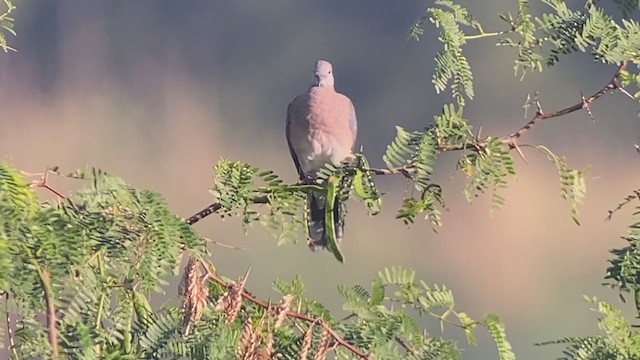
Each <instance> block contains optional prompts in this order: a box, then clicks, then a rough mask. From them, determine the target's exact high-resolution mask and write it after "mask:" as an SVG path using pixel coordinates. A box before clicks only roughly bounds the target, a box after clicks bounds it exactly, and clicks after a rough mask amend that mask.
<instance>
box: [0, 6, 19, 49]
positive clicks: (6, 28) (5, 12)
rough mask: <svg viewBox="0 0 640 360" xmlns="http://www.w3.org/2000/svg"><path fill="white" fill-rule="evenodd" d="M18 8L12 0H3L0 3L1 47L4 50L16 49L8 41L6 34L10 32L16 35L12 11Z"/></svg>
mask: <svg viewBox="0 0 640 360" xmlns="http://www.w3.org/2000/svg"><path fill="white" fill-rule="evenodd" d="M15 9H16V7H15V6H14V5H13V3H12V2H11V0H2V2H1V3H0V12H2V13H0V48H2V50H4V52H8V51H9V50H14V51H15V49H13V48H12V47H10V46H9V44H8V43H7V38H6V34H10V35H13V36H16V32H15V31H14V30H13V22H14V19H13V17H12V12H13V11H14V10H15Z"/></svg>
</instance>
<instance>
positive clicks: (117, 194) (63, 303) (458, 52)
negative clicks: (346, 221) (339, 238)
mask: <svg viewBox="0 0 640 360" xmlns="http://www.w3.org/2000/svg"><path fill="white" fill-rule="evenodd" d="M530 2H533V1H527V0H519V1H518V2H517V9H518V11H517V13H516V14H510V13H507V14H500V15H499V16H498V19H499V21H496V23H495V24H491V26H492V27H496V28H497V29H496V30H495V31H492V32H487V31H485V30H484V27H483V26H482V25H481V24H480V23H479V22H478V21H476V20H475V19H474V18H473V17H472V16H471V14H470V13H469V11H467V10H466V9H465V8H464V7H462V6H460V5H459V4H457V3H455V2H454V1H448V0H437V1H435V2H434V4H433V5H431V6H430V7H429V8H428V9H427V10H426V12H425V15H424V16H423V17H421V18H420V19H419V20H418V21H417V23H416V24H415V26H413V28H412V29H411V31H410V38H413V39H416V40H418V39H420V38H421V37H422V36H425V27H426V26H428V25H429V23H433V24H434V25H435V26H436V27H437V28H438V30H439V32H440V33H439V35H438V39H439V40H440V41H441V42H442V49H441V50H440V51H439V53H438V55H437V56H436V58H435V70H434V75H433V84H434V87H435V89H436V91H438V92H439V93H442V92H447V91H449V90H450V92H451V96H452V98H453V100H452V101H453V102H452V103H451V104H448V105H446V106H444V108H443V109H442V111H441V113H440V114H436V115H435V116H434V122H433V124H432V125H430V126H428V127H426V128H424V129H418V130H406V129H403V128H401V127H397V134H396V136H395V138H394V139H392V140H391V142H390V144H389V146H388V148H387V151H386V153H385V155H384V158H383V160H384V162H385V164H386V166H387V167H386V168H381V169H374V168H371V167H370V166H369V162H368V160H367V159H366V158H365V157H364V155H362V154H358V155H357V157H356V161H354V162H353V163H350V164H343V165H342V166H339V167H333V166H327V167H326V169H324V170H323V171H322V172H321V173H320V176H319V177H318V179H317V182H316V183H314V184H292V185H288V184H285V183H283V181H282V180H280V179H279V177H278V176H277V175H276V174H274V173H273V172H272V171H269V170H267V171H263V170H260V169H258V168H256V167H254V166H252V165H249V164H243V163H239V162H233V161H227V160H222V161H220V162H219V163H218V164H217V165H216V166H215V168H214V182H213V189H212V193H213V195H214V196H215V203H213V204H212V205H211V206H209V207H208V208H207V209H204V210H202V211H201V212H199V213H197V214H196V215H194V216H193V217H191V218H189V219H186V220H185V219H182V218H179V217H177V216H175V215H173V214H172V213H171V211H170V210H169V209H168V207H167V205H166V203H165V202H164V200H163V199H162V197H161V196H160V195H159V194H157V193H154V192H151V191H147V190H140V189H136V188H134V187H132V186H130V185H129V184H127V183H126V182H125V181H124V180H122V179H120V178H118V177H116V176H113V175H110V174H108V173H105V172H104V171H101V170H99V169H94V168H88V169H83V170H78V171H75V172H73V173H71V174H68V175H63V174H62V173H61V172H59V171H58V169H57V168H52V169H49V170H47V172H45V173H44V174H42V176H41V179H40V180H37V181H35V182H29V180H28V179H27V178H28V177H27V176H25V175H23V174H21V173H20V172H19V171H18V170H17V169H15V168H14V167H13V166H12V165H10V164H6V163H3V164H0V295H1V296H2V301H0V302H1V303H2V304H3V305H4V306H3V307H4V310H3V311H1V312H0V320H1V321H0V323H1V324H3V325H2V326H0V339H2V338H7V339H9V342H8V343H7V344H1V345H3V346H6V347H7V348H8V349H10V351H11V353H12V357H13V358H14V359H25V358H40V357H45V358H60V359H61V358H69V359H93V358H96V359H98V358H100V359H141V358H144V359H147V358H181V357H184V358H193V359H229V358H240V359H268V358H274V357H276V356H277V357H279V358H282V359H325V358H327V356H333V355H331V354H334V355H335V357H336V358H338V359H458V358H461V348H460V347H459V346H458V344H456V342H454V341H453V340H451V339H447V338H443V337H441V336H439V334H432V333H428V332H426V331H425V330H424V329H422V328H421V327H420V326H419V325H418V324H419V323H422V322H419V321H418V319H420V318H426V319H430V320H431V321H433V322H435V323H437V324H439V325H440V326H441V327H452V328H455V329H457V330H459V331H461V332H462V333H464V334H465V335H466V339H467V341H468V343H469V344H472V345H480V346H485V344H477V340H476V332H477V331H486V332H488V333H489V334H490V335H491V337H492V338H493V340H494V342H495V346H496V347H497V351H496V353H497V356H498V358H500V359H503V360H508V359H515V358H516V355H515V354H514V353H513V351H512V349H511V345H510V344H509V342H508V340H507V335H506V332H505V324H503V322H502V321H501V320H500V318H499V317H498V316H497V315H494V314H488V315H485V316H482V317H478V318H477V319H474V318H472V316H471V315H469V314H467V313H465V312H463V311H461V310H458V309H457V308H456V306H455V302H454V297H453V294H452V292H451V291H450V290H449V289H448V288H447V287H446V286H444V285H432V284H429V283H427V282H425V281H422V280H418V279H416V277H415V272H414V271H413V270H411V269H407V268H404V267H400V266H397V267H385V265H383V264H381V266H380V267H381V268H382V270H381V271H380V272H379V273H378V274H377V275H374V276H373V280H372V282H371V285H370V286H367V287H365V286H363V285H357V284H356V285H350V286H339V287H338V289H337V292H338V294H339V295H340V296H341V297H342V298H344V307H343V308H344V310H346V311H348V312H349V313H350V314H351V315H350V316H348V317H347V318H344V319H338V318H336V317H334V315H332V314H331V312H330V311H329V310H327V309H326V308H325V307H324V306H322V304H319V303H318V302H316V301H315V300H313V299H310V298H308V297H307V296H306V295H305V286H304V284H303V282H302V280H301V279H299V278H296V279H295V280H293V281H292V282H291V283H286V282H283V281H280V280H276V281H275V282H274V285H273V288H274V290H275V291H276V292H277V293H279V294H281V298H280V300H279V302H277V303H275V302H274V303H270V302H265V301H263V300H260V299H257V298H256V297H254V296H253V295H252V294H251V293H250V292H248V291H247V290H246V289H245V284H246V280H247V277H248V276H251V275H250V271H248V272H247V274H245V275H244V276H242V277H241V278H239V279H237V280H235V281H231V280H229V279H226V278H224V277H223V276H222V275H220V273H221V272H224V269H221V270H220V271H218V269H216V267H215V264H214V263H213V262H212V260H211V257H210V256H209V253H208V250H207V247H206V246H207V240H206V239H204V238H203V237H201V236H200V235H198V234H197V233H196V232H195V231H194V230H193V229H192V227H191V226H190V225H192V224H193V223H195V222H197V221H200V220H201V219H203V218H204V217H206V216H209V215H211V214H214V213H215V214H217V215H219V216H221V217H238V218H241V219H242V224H243V225H244V226H247V225H250V224H253V223H260V224H262V225H264V226H265V227H266V228H267V229H268V230H269V231H270V233H271V234H273V235H274V237H275V238H276V239H277V241H278V244H287V243H295V242H296V239H299V238H301V235H302V229H304V228H306V226H304V225H305V221H307V220H306V219H305V218H304V217H303V216H302V215H301V214H304V213H305V211H303V210H304V209H303V207H304V206H305V205H304V203H305V201H304V195H305V192H307V191H311V190H314V191H326V193H327V197H326V198H327V211H326V216H327V217H333V216H335V215H334V214H336V213H338V214H341V215H340V216H345V215H346V211H339V212H334V211H333V210H334V209H333V207H334V206H335V204H340V203H344V201H346V200H348V199H349V198H351V197H353V198H355V199H357V200H359V201H360V202H362V204H363V205H364V206H365V208H366V209H367V211H368V212H369V214H370V215H372V216H374V215H377V214H378V213H379V211H380V209H381V206H382V200H381V193H380V191H379V190H378V189H377V188H376V185H375V182H374V178H375V177H376V176H384V175H400V176H404V177H405V178H406V179H407V182H408V183H409V185H410V187H411V191H407V192H405V198H404V200H403V202H402V206H401V208H400V209H398V211H397V215H396V217H397V218H398V219H401V220H402V221H403V222H404V223H406V224H410V223H413V222H415V221H418V220H417V218H418V216H423V217H424V218H425V219H426V220H428V221H429V222H430V224H431V226H432V227H433V229H434V230H437V229H438V228H439V227H440V225H441V223H442V219H441V217H440V211H441V210H442V209H443V208H445V197H444V195H443V191H442V187H441V186H440V185H439V184H436V183H434V182H433V181H432V176H433V171H434V164H435V163H436V161H437V159H438V155H439V154H440V153H443V152H458V153H459V154H460V157H459V159H458V166H457V169H458V170H459V171H461V172H462V173H464V174H465V176H466V177H467V185H466V186H465V187H464V189H463V191H464V194H465V195H466V198H467V200H468V201H469V202H471V201H472V200H473V199H474V198H476V197H478V196H482V194H483V193H485V192H490V193H491V209H492V210H499V209H500V208H501V207H502V206H503V205H504V203H505V199H504V198H503V197H502V196H501V195H500V194H499V192H500V190H501V189H503V188H505V187H506V186H507V184H508V180H509V179H510V178H513V177H514V176H515V175H516V173H517V169H516V165H515V161H514V158H513V155H514V154H516V155H518V156H520V157H521V158H522V160H523V161H525V162H526V159H525V158H524V155H523V153H522V151H521V148H520V145H519V143H518V141H519V139H520V138H521V137H522V136H523V135H525V133H527V132H528V131H530V130H531V129H532V128H533V127H535V126H536V125H537V124H538V123H540V122H542V121H545V120H549V119H553V118H558V117H562V116H564V115H566V114H569V113H572V112H576V111H586V112H587V114H588V115H589V116H590V115H591V114H590V111H589V107H590V106H591V104H592V103H593V102H594V101H597V100H598V99H599V98H601V97H602V96H605V95H607V94H610V93H614V94H618V95H616V96H619V95H622V96H628V97H630V98H633V99H634V100H636V101H637V100H638V98H640V93H638V92H635V94H634V91H632V90H631V89H637V88H638V86H640V72H639V71H638V66H640V24H638V23H637V22H635V21H633V20H631V19H630V17H629V16H630V15H631V14H636V15H637V14H638V11H639V10H640V9H639V6H640V5H639V3H638V2H637V1H635V0H617V1H615V4H616V5H617V6H618V10H619V12H620V14H609V13H607V12H606V11H605V10H604V9H603V8H602V6H601V5H602V4H601V1H597V0H588V1H585V2H582V4H581V5H580V6H577V5H576V4H575V2H566V1H562V0H548V1H536V4H539V3H541V4H542V5H544V8H543V10H542V12H540V13H533V12H532V11H531V6H530V5H531V4H530ZM4 5H5V8H2V7H0V12H2V11H4V14H2V15H0V26H1V29H0V47H2V48H3V49H4V50H5V51H8V50H12V48H11V47H10V46H9V44H8V41H7V37H6V35H8V34H9V35H15V33H14V32H13V28H12V26H13V19H12V18H11V17H10V14H11V13H12V11H14V6H13V5H12V4H11V2H9V1H5V2H4ZM491 39H495V43H497V44H498V45H500V46H502V47H503V48H498V50H496V51H509V52H511V53H514V54H515V65H514V71H515V75H516V76H520V77H523V76H525V75H526V74H527V73H529V72H532V71H545V69H547V68H549V67H550V66H553V65H555V64H557V63H558V62H559V61H561V60H562V58H563V56H564V55H566V54H569V53H583V56H589V57H591V58H592V59H593V60H596V61H599V62H602V63H604V64H605V65H603V67H604V66H606V64H611V65H614V66H615V68H613V67H611V68H612V76H611V80H610V81H609V82H607V83H606V84H603V86H602V88H601V89H600V90H598V91H596V92H595V93H594V94H592V95H590V96H584V97H583V98H582V101H580V102H578V103H577V104H569V105H568V106H567V107H565V108H562V109H559V110H556V111H553V112H545V111H543V110H542V107H541V105H540V102H539V100H538V99H537V96H534V97H533V98H531V99H529V101H528V102H527V104H525V107H531V106H534V107H535V113H534V114H533V115H532V116H531V118H530V119H529V120H528V122H527V123H525V124H523V126H522V127H520V128H519V129H516V130H515V131H514V132H513V133H510V134H506V135H499V136H483V135H482V134H481V132H480V131H475V130H474V129H473V128H472V127H471V125H470V124H469V123H468V122H467V120H466V119H465V118H464V116H463V110H464V107H465V104H466V102H467V101H471V100H472V99H473V97H474V86H473V85H474V83H473V72H472V61H470V60H469V59H468V58H467V57H466V56H465V54H464V46H465V45H466V44H467V42H470V41H491ZM504 48H506V50H505V49H504ZM9 56H10V55H9ZM533 148H534V149H536V150H538V151H540V152H541V153H543V154H544V155H545V156H546V157H547V158H548V159H549V160H550V162H551V164H552V165H553V166H556V167H557V169H558V172H559V180H560V181H559V182H560V186H559V188H560V194H561V196H562V198H564V199H566V200H567V201H568V203H569V208H570V213H568V214H567V215H568V216H571V217H573V219H574V220H575V221H576V222H578V220H579V216H580V211H579V210H580V204H581V203H582V201H583V199H584V197H585V196H586V181H585V173H586V171H587V170H588V169H584V170H578V169H572V168H571V167H569V165H568V163H569V161H568V160H567V159H565V158H564V157H563V156H559V155H556V154H555V153H553V152H552V150H550V149H549V148H547V147H546V146H543V145H538V146H534V147H533ZM49 176H65V177H69V178H74V179H80V180H81V181H82V184H83V186H82V187H81V188H79V189H77V190H76V191H74V192H73V194H72V195H71V196H69V197H66V196H62V195H61V194H60V193H59V192H57V191H56V190H55V189H54V188H52V187H51V186H50V185H49V183H48V182H47V179H48V177H49ZM37 189H40V190H41V191H50V192H52V193H53V194H54V195H56V196H57V198H58V201H57V202H50V201H44V200H42V199H41V198H40V197H39V195H38V193H37V191H38V190H37ZM336 199H340V200H343V201H336ZM638 199H640V191H635V192H633V193H632V194H631V195H629V196H628V197H627V198H626V199H625V200H624V202H623V203H622V204H620V206H619V207H618V209H619V208H622V207H623V206H625V205H627V204H630V203H631V202H634V201H637V200H638ZM612 201H614V200H613V199H612ZM258 206H259V207H258ZM616 210H617V209H616ZM614 211H615V210H614ZM611 213H612V214H613V211H612V212H611ZM639 213H640V208H638V207H637V208H636V210H635V212H634V214H635V215H634V216H635V217H634V219H633V221H632V225H631V226H630V227H629V229H630V230H629V233H628V234H627V235H626V236H625V237H623V239H624V240H625V241H627V242H628V246H626V247H624V248H622V249H615V250H612V253H613V256H614V258H613V259H612V260H611V261H610V262H611V266H610V267H609V268H608V269H607V271H606V278H607V279H608V280H609V281H610V284H608V285H609V286H611V287H612V288H614V289H615V290H618V291H619V292H620V295H621V296H625V295H626V294H628V293H631V294H633V296H634V299H635V306H636V311H637V313H638V316H640V286H639V283H640V280H639V279H640V249H639V247H640V219H638V218H637V215H638V214H639ZM327 223H328V224H330V225H328V228H327V232H328V234H329V236H328V243H329V249H330V250H331V252H332V253H333V255H334V256H335V258H336V259H337V260H338V261H340V262H344V261H347V260H348V257H349V254H345V253H343V252H342V251H341V249H340V248H339V246H338V244H336V241H335V238H336V237H335V229H334V228H333V225H332V224H334V222H333V221H327ZM183 259H184V260H185V262H186V265H185V266H184V267H183V268H181V267H180V264H181V261H182V260H183ZM178 272H180V273H182V275H183V277H182V282H181V284H180V295H181V299H182V303H181V304H171V303H170V304H166V305H163V306H162V307H155V308H154V307H152V306H151V305H150V303H149V301H148V297H149V296H150V295H151V294H153V293H158V292H164V291H165V289H166V286H167V282H166V281H167V278H168V277H169V276H170V275H171V274H177V273H178ZM586 299H587V301H588V302H589V303H590V304H591V305H592V306H593V307H594V310H595V311H596V313H597V314H598V320H597V321H598V326H599V329H600V330H601V333H600V334H596V335H593V336H589V337H566V338H564V339H559V340H555V341H550V342H546V343H544V345H550V344H554V345H561V346H563V347H564V350H563V354H564V356H565V357H567V358H570V359H640V334H639V333H638V331H637V328H636V327H634V325H632V324H631V323H630V321H629V320H627V319H625V318H624V317H623V316H622V315H621V313H620V310H618V309H616V308H614V307H613V306H612V305H610V304H607V303H605V302H602V301H599V300H597V299H595V298H592V297H586ZM468 352H471V353H472V352H473V350H468Z"/></svg>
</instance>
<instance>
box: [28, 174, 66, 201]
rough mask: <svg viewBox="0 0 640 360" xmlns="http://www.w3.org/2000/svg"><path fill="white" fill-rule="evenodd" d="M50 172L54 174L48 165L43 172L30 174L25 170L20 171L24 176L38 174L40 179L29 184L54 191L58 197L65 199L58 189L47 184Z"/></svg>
mask: <svg viewBox="0 0 640 360" xmlns="http://www.w3.org/2000/svg"><path fill="white" fill-rule="evenodd" d="M50 173H53V174H56V172H55V171H53V170H51V169H49V168H48V167H47V170H45V172H44V173H36V174H31V173H27V172H24V171H23V172H22V174H23V175H25V176H40V180H35V181H32V182H31V186H33V187H39V188H44V189H47V190H49V191H51V192H52V193H54V194H55V195H56V196H57V197H58V198H59V199H62V200H66V199H67V197H66V196H64V195H62V193H61V192H60V191H58V190H56V189H55V188H54V187H52V186H51V185H49V174H50Z"/></svg>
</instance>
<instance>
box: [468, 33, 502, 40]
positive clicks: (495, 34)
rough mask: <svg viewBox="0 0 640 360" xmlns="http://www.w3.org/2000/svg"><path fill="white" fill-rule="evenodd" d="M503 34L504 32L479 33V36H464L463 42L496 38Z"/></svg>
mask: <svg viewBox="0 0 640 360" xmlns="http://www.w3.org/2000/svg"><path fill="white" fill-rule="evenodd" d="M502 34H504V31H496V32H488V33H487V32H481V33H479V34H474V35H465V36H464V38H465V40H475V39H482V38H486V37H493V36H498V35H502Z"/></svg>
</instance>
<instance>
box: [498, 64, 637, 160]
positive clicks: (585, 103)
mask: <svg viewBox="0 0 640 360" xmlns="http://www.w3.org/2000/svg"><path fill="white" fill-rule="evenodd" d="M626 67H627V63H626V62H624V63H622V64H621V65H620V66H618V70H616V72H615V74H614V75H613V77H612V78H611V80H609V82H608V83H607V84H606V85H605V86H604V87H602V88H601V89H600V90H598V91H597V92H596V93H595V94H593V95H591V96H589V97H588V98H585V97H584V96H583V97H582V101H581V102H579V103H577V104H575V105H572V106H569V107H566V108H564V109H560V110H558V111H554V112H550V113H547V112H544V111H542V107H541V106H540V103H539V102H538V101H537V100H536V106H537V110H536V115H535V116H534V117H533V118H532V119H531V120H529V121H528V122H527V123H526V124H524V125H523V126H522V127H521V128H520V129H518V131H516V132H514V133H512V134H510V135H507V136H505V137H503V138H502V142H503V143H504V144H505V145H509V148H510V149H514V148H516V147H517V145H516V140H517V139H519V138H520V137H521V136H522V135H523V134H524V133H526V132H527V131H529V130H530V129H531V128H532V127H534V126H536V125H537V124H539V123H541V122H543V121H545V120H549V119H553V118H556V117H560V116H564V115H567V114H570V113H572V112H575V111H578V110H583V109H584V110H587V111H589V108H590V106H591V104H592V103H593V102H594V101H596V100H597V99H599V98H600V97H601V96H603V95H605V94H606V93H608V92H611V91H613V90H616V89H621V87H620V85H619V84H618V78H619V77H620V73H621V72H622V71H623V70H624V69H625V68H626Z"/></svg>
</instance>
